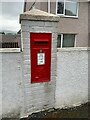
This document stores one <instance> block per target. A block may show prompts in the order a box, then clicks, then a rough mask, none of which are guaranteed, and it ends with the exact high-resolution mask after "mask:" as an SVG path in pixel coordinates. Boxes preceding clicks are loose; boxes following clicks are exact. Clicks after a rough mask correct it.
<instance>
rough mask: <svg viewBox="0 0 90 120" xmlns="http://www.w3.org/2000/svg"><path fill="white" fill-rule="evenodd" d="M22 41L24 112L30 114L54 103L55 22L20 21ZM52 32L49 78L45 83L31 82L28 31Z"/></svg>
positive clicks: (52, 105) (51, 106)
mask: <svg viewBox="0 0 90 120" xmlns="http://www.w3.org/2000/svg"><path fill="white" fill-rule="evenodd" d="M21 25H22V26H21V28H22V41H23V55H22V60H23V73H22V74H23V84H24V96H25V97H24V113H25V112H26V114H30V113H33V112H36V111H41V110H45V109H49V108H53V107H54V105H55V85H56V51H57V49H56V44H57V41H56V39H57V33H56V27H57V23H53V22H43V21H40V22H39V21H37V22H35V21H22V23H21ZM37 31H38V32H39V33H40V32H41V33H43V32H44V33H48V32H49V33H52V50H51V52H52V53H51V56H52V59H51V80H50V82H47V83H35V84H31V65H30V62H31V61H30V59H31V57H30V32H37Z"/></svg>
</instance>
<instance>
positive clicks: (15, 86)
mask: <svg viewBox="0 0 90 120" xmlns="http://www.w3.org/2000/svg"><path fill="white" fill-rule="evenodd" d="M25 40H26V39H25ZM26 51H27V50H26ZM28 52H29V51H28ZM28 52H27V53H28ZM22 54H23V52H22V53H20V52H16V53H15V52H14V53H13V52H11V53H9V52H7V53H6V52H3V53H2V52H0V118H1V117H2V112H3V117H10V118H11V117H12V118H13V117H15V118H16V117H24V116H27V112H26V111H27V110H28V107H30V105H31V104H32V102H33V99H35V98H36V99H35V101H36V102H37V100H43V101H44V102H43V103H45V102H46V103H48V104H49V105H51V104H50V102H48V100H49V97H52V95H55V105H54V104H53V106H54V107H55V108H65V107H67V108H68V107H71V106H77V105H80V104H83V103H86V102H87V101H88V80H89V78H88V76H89V72H88V66H89V65H88V64H89V63H88V60H89V58H88V56H90V50H89V49H87V48H71V49H68V48H67V49H58V52H57V66H54V67H57V80H56V82H55V81H53V84H55V86H54V85H50V84H49V85H50V89H49V86H47V83H44V85H45V87H43V86H42V84H41V83H40V84H38V85H37V84H33V85H32V87H35V88H32V87H31V89H30V88H29V87H30V86H31V85H30V81H29V80H28V79H29V75H28V74H27V75H26V76H24V77H25V78H26V82H25V81H22V73H21V72H22V62H21V61H22V59H23V58H22V57H21V56H22ZM53 55H54V54H53ZM55 56H56V55H55ZM24 57H25V58H27V59H29V56H28V55H26V56H24ZM29 63H30V62H28V61H27V60H26V61H25V64H29ZM27 66H28V65H27ZM1 68H2V69H1ZM28 69H29V67H28ZM28 69H27V72H28ZM23 80H24V79H23ZM27 81H28V82H27ZM24 82H25V84H24ZM35 89H36V90H38V92H39V93H38V94H37V91H36V90H35ZM52 89H53V93H51V90H52ZM55 89H56V91H54V90H55ZM31 90H32V92H33V93H32V94H30V93H31ZM42 90H43V92H44V91H46V92H48V93H49V95H47V94H45V95H41V93H42ZM49 90H50V91H49ZM25 91H27V94H26V92H25ZM28 95H30V96H29V97H28ZM39 95H40V96H39ZM42 97H43V98H42ZM29 98H30V99H32V100H30V101H29ZM46 98H48V100H47V101H45V100H46ZM25 100H27V102H26V101H25ZM2 101H3V103H2ZM33 103H34V102H33ZM36 105H37V106H40V107H41V106H42V103H40V104H37V103H35V107H34V111H32V112H33V113H34V112H37V111H35V108H36ZM25 106H26V107H25ZM24 107H25V110H26V111H24ZM39 109H40V108H39ZM28 114H29V113H28Z"/></svg>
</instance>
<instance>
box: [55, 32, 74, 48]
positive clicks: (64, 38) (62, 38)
mask: <svg viewBox="0 0 90 120" xmlns="http://www.w3.org/2000/svg"><path fill="white" fill-rule="evenodd" d="M64 47H75V34H61V35H58V38H57V48H64Z"/></svg>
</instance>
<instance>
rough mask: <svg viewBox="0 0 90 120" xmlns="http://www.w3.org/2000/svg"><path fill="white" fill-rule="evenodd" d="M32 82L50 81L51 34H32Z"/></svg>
mask: <svg viewBox="0 0 90 120" xmlns="http://www.w3.org/2000/svg"><path fill="white" fill-rule="evenodd" d="M30 47H31V82H32V83H35V82H48V81H50V71H51V33H30Z"/></svg>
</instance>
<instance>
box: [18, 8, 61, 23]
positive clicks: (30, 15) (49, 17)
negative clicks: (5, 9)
mask: <svg viewBox="0 0 90 120" xmlns="http://www.w3.org/2000/svg"><path fill="white" fill-rule="evenodd" d="M59 19H60V17H59V16H57V15H54V14H50V13H47V12H45V11H41V10H39V9H36V8H33V9H31V10H30V11H26V12H24V13H23V14H20V20H19V22H20V23H21V21H22V20H29V21H32V20H34V21H51V22H58V21H59Z"/></svg>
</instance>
